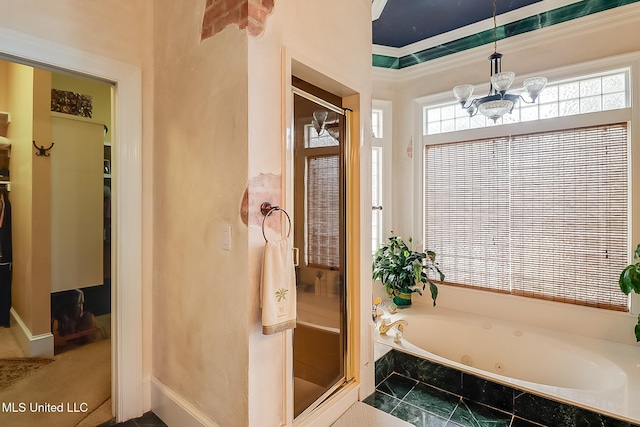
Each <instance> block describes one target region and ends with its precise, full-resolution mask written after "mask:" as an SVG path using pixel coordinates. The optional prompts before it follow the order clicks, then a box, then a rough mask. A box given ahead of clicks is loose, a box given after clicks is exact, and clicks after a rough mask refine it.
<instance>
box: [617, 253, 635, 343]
mask: <svg viewBox="0 0 640 427" xmlns="http://www.w3.org/2000/svg"><path fill="white" fill-rule="evenodd" d="M633 259H636V260H637V259H640V244H639V245H638V247H637V248H636V251H635V252H634V254H633ZM618 283H619V284H620V289H621V290H622V292H624V293H625V294H627V295H629V294H630V293H631V291H634V292H635V293H636V294H640V261H639V262H636V263H635V264H630V265H628V266H626V267H625V268H624V270H622V273H620V280H619V281H618ZM635 332H636V341H638V342H640V316H638V324H637V325H636V328H635Z"/></svg>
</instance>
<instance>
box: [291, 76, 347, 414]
mask: <svg viewBox="0 0 640 427" xmlns="http://www.w3.org/2000/svg"><path fill="white" fill-rule="evenodd" d="M340 104H341V100H340V98H339V97H336V96H333V95H331V94H329V93H326V92H324V91H322V90H320V89H318V88H315V87H313V86H311V85H308V84H306V83H304V82H302V81H296V80H295V79H294V88H293V126H294V138H293V142H294V152H293V156H294V159H293V174H294V176H293V178H294V184H293V191H294V192H293V200H294V216H295V226H294V245H295V247H297V248H299V253H300V256H299V265H298V267H297V268H296V281H297V295H298V301H297V306H298V318H297V327H296V329H295V330H294V334H293V371H294V372H293V374H294V393H293V394H294V416H295V417H298V416H299V415H301V414H304V413H306V412H308V411H311V410H313V409H314V408H315V407H317V406H318V405H319V404H320V403H322V401H323V400H324V399H326V398H327V397H328V396H330V395H331V393H333V392H334V391H335V390H337V389H338V388H340V387H341V386H342V385H344V384H345V383H346V382H347V381H348V380H349V379H350V378H348V377H349V373H348V369H347V360H348V359H347V322H346V319H347V288H348V287H347V283H346V280H345V278H346V274H345V271H346V267H347V263H346V249H345V248H346V245H345V232H346V226H345V154H344V153H345V146H346V144H348V138H347V121H348V112H347V111H345V110H343V109H342V108H341V106H340Z"/></svg>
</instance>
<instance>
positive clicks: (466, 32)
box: [372, 0, 640, 69]
mask: <svg viewBox="0 0 640 427" xmlns="http://www.w3.org/2000/svg"><path fill="white" fill-rule="evenodd" d="M637 1H640V0H497V1H496V21H497V32H496V34H497V38H498V40H500V39H504V38H508V37H513V36H516V35H519V34H523V33H526V32H530V31H535V30H537V29H541V28H545V27H549V26H552V25H556V24H559V23H562V22H566V21H569V20H572V19H577V18H581V17H584V16H588V15H592V14H594V13H598V12H602V11H605V10H608V9H612V8H616V7H619V6H624V5H627V4H630V3H635V2H637ZM372 10H373V65H374V67H381V68H390V69H402V68H407V67H411V66H413V65H417V64H421V63H423V62H427V61H429V60H432V59H436V58H439V57H442V56H446V55H449V54H452V53H457V52H461V51H464V50H467V49H472V48H474V47H477V46H481V45H484V44H488V43H493V41H494V30H493V24H494V23H493V1H492V0H372Z"/></svg>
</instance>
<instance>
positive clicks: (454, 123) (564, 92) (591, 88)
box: [423, 70, 630, 135]
mask: <svg viewBox="0 0 640 427" xmlns="http://www.w3.org/2000/svg"><path fill="white" fill-rule="evenodd" d="M628 80H629V71H628V70H615V71H610V72H607V73H602V74H596V75H590V76H585V77H580V78H577V79H571V80H565V81H562V82H557V83H552V84H549V85H548V86H547V87H546V88H545V89H544V91H543V92H542V93H541V94H540V97H539V98H538V100H537V102H536V103H535V104H527V103H525V102H522V101H520V102H518V103H517V104H516V105H515V107H514V108H513V111H512V112H511V114H505V115H504V116H503V117H502V118H500V119H498V120H497V121H496V123H494V122H493V120H491V119H488V118H486V117H485V116H483V115H482V114H476V115H475V116H473V117H469V115H468V114H467V112H466V111H465V110H464V109H462V108H460V104H459V103H457V102H449V103H447V104H444V105H437V106H429V107H425V108H424V110H423V123H424V129H423V134H424V135H436V134H440V133H446V132H454V131H460V130H467V129H477V128H483V127H489V126H499V125H502V124H509V123H521V122H528V121H534V120H542V119H550V118H556V117H567V116H572V115H576V114H585V113H594V112H599V111H610V110H616V109H620V108H626V107H628V106H629V105H630V102H629V97H628V96H627V92H628V89H627V88H628V86H629V85H628ZM510 93H514V94H522V93H524V90H520V91H510ZM452 97H453V95H452ZM525 98H526V95H525Z"/></svg>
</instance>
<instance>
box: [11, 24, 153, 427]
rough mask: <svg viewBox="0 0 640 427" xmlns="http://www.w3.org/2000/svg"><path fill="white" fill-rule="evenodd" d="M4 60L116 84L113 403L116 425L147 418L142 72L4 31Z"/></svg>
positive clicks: (129, 66) (113, 221)
mask: <svg viewBox="0 0 640 427" xmlns="http://www.w3.org/2000/svg"><path fill="white" fill-rule="evenodd" d="M0 58H1V59H5V60H8V61H13V62H18V63H22V64H25V65H29V66H33V67H40V68H45V69H47V68H48V69H60V70H67V71H71V72H75V73H79V74H84V75H87V76H91V77H95V78H98V79H101V80H105V81H107V82H110V83H113V84H114V88H113V90H112V110H113V112H114V114H113V115H112V117H113V119H112V120H113V121H114V122H115V123H116V124H117V125H116V126H115V133H114V141H113V142H114V152H115V157H114V159H115V162H114V165H115V166H116V168H117V170H116V174H117V176H115V177H114V186H115V191H114V200H113V202H112V207H113V213H112V230H113V234H114V239H113V240H112V244H113V249H112V260H113V262H112V270H113V271H112V291H111V292H112V295H111V296H112V298H111V301H112V314H115V316H114V315H112V317H111V323H112V328H111V329H112V332H113V334H112V341H111V344H112V345H111V402H112V408H113V409H112V410H113V414H114V415H115V417H116V420H117V421H123V420H127V419H130V418H135V417H138V416H140V415H142V413H143V378H142V314H141V313H142V158H141V145H142V80H141V75H142V73H141V69H140V68H139V67H135V66H133V65H130V64H126V63H123V62H119V61H116V60H113V59H109V58H105V57H102V56H99V55H95V54H93V53H89V52H85V51H82V50H79V49H76V48H72V47H69V46H66V45H62V44H58V43H55V42H52V41H49V40H45V39H41V38H38V37H34V36H32V35H28V34H24V33H20V32H18V31H14V30H10V29H7V28H4V27H0ZM125 183H126V186H125V185H124V184H125ZM114 307H115V311H114Z"/></svg>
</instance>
